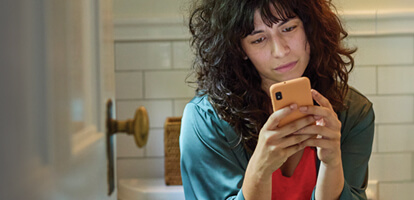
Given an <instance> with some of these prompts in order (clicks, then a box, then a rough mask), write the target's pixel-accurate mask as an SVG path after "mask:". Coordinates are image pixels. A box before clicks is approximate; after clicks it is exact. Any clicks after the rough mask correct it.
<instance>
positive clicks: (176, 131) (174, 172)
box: [164, 117, 183, 185]
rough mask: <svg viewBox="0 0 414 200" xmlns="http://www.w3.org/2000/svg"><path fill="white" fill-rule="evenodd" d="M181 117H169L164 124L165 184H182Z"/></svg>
mask: <svg viewBox="0 0 414 200" xmlns="http://www.w3.org/2000/svg"><path fill="white" fill-rule="evenodd" d="M180 127H181V117H169V118H167V120H166V121H165V125H164V152H165V162H164V167H165V184H166V185H182V184H183V183H182V181H181V171H180V146H179V136H180Z"/></svg>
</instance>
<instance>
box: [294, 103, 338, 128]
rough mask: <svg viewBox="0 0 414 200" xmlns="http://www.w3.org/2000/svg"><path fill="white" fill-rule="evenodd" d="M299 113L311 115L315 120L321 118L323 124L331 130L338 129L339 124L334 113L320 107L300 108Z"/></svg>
mask: <svg viewBox="0 0 414 200" xmlns="http://www.w3.org/2000/svg"><path fill="white" fill-rule="evenodd" d="M299 111H300V112H301V113H303V114H307V115H313V116H314V118H315V119H316V120H320V119H322V118H323V122H324V123H325V124H326V125H327V126H330V127H332V128H340V127H341V122H340V121H339V120H338V116H337V115H336V113H335V112H333V111H332V110H330V109H328V108H324V107H321V106H302V107H300V108H299Z"/></svg>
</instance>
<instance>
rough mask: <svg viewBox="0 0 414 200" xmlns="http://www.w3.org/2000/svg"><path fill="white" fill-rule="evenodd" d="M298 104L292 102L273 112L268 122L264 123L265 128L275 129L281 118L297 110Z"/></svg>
mask: <svg viewBox="0 0 414 200" xmlns="http://www.w3.org/2000/svg"><path fill="white" fill-rule="evenodd" d="M297 108H298V106H297V105H296V104H292V105H290V106H286V107H284V108H282V109H279V110H277V111H275V112H274V113H272V114H271V115H270V116H269V118H268V119H267V121H266V123H265V124H264V125H263V128H264V129H265V130H274V129H276V128H277V125H279V123H280V120H281V119H283V118H285V117H286V116H288V115H289V114H290V113H292V112H293V111H294V110H296V109H297Z"/></svg>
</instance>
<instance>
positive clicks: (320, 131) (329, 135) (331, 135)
mask: <svg viewBox="0 0 414 200" xmlns="http://www.w3.org/2000/svg"><path fill="white" fill-rule="evenodd" d="M294 134H295V135H312V136H313V135H320V136H322V137H323V138H326V139H339V138H340V137H341V135H340V134H338V132H336V131H334V130H332V129H330V128H327V127H324V126H318V125H311V126H307V127H305V128H303V129H301V130H299V131H298V132H295V133H294Z"/></svg>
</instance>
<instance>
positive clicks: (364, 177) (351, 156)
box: [340, 104, 375, 199]
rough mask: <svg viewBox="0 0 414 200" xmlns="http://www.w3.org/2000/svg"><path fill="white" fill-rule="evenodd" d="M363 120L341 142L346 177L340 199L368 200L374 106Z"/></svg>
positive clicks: (369, 107) (370, 107) (369, 108)
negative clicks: (367, 190)
mask: <svg viewBox="0 0 414 200" xmlns="http://www.w3.org/2000/svg"><path fill="white" fill-rule="evenodd" d="M364 114H366V115H365V116H364V117H363V118H362V119H361V120H357V121H358V123H357V124H356V126H354V127H352V128H351V129H350V131H349V134H348V135H347V136H346V137H345V138H344V139H343V141H342V142H341V149H342V163H343V169H344V176H345V184H344V189H343V191H342V194H341V198H340V199H367V197H366V194H365V190H366V188H367V186H368V161H369V158H370V156H371V152H372V143H373V138H374V127H375V123H374V120H375V115H374V111H373V109H372V104H370V105H369V106H368V112H367V113H364Z"/></svg>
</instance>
